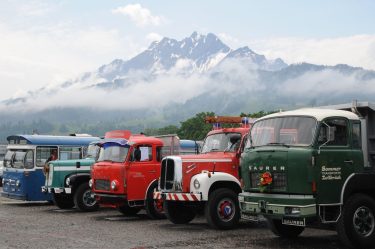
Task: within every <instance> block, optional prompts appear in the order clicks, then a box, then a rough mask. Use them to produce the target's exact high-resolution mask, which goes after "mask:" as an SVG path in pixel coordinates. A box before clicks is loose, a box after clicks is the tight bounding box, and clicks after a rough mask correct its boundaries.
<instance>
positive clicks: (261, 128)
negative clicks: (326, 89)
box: [246, 116, 318, 148]
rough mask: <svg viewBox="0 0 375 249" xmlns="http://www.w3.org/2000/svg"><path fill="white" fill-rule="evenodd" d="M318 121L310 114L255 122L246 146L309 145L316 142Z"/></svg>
mask: <svg viewBox="0 0 375 249" xmlns="http://www.w3.org/2000/svg"><path fill="white" fill-rule="evenodd" d="M317 127H318V122H317V120H316V119H315V118H313V117H309V116H285V117H274V118H268V119H263V120H260V121H258V122H255V123H254V125H253V127H252V128H251V132H250V133H249V138H250V139H248V143H246V148H250V147H260V146H278V145H280V146H285V147H289V146H297V147H308V146H311V145H312V144H313V142H314V138H315V134H316V130H317Z"/></svg>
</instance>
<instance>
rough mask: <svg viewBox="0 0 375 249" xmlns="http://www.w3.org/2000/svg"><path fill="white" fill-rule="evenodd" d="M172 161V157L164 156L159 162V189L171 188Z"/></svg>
mask: <svg viewBox="0 0 375 249" xmlns="http://www.w3.org/2000/svg"><path fill="white" fill-rule="evenodd" d="M174 170H175V167H174V161H173V159H169V158H165V159H164V160H163V161H162V164H161V173H160V189H161V190H171V189H172V188H173V181H174Z"/></svg>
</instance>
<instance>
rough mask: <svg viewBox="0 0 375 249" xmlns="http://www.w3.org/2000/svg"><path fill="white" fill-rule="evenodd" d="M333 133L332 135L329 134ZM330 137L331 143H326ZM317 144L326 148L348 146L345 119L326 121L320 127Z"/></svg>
mask: <svg viewBox="0 0 375 249" xmlns="http://www.w3.org/2000/svg"><path fill="white" fill-rule="evenodd" d="M329 133H333V134H329ZM329 137H331V139H333V140H332V141H330V142H328V143H326V142H327V141H328V139H329ZM318 141H319V144H325V143H326V145H327V146H345V145H348V122H347V121H346V120H345V119H328V120H325V121H324V123H323V124H322V125H321V127H320V131H319V138H318Z"/></svg>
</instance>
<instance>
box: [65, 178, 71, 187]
mask: <svg viewBox="0 0 375 249" xmlns="http://www.w3.org/2000/svg"><path fill="white" fill-rule="evenodd" d="M65 184H66V186H69V185H70V178H69V177H68V178H66V180H65Z"/></svg>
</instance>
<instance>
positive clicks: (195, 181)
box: [193, 179, 201, 189]
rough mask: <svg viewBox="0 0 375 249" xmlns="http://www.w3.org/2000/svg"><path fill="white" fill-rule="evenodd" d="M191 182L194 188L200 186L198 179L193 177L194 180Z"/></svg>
mask: <svg viewBox="0 0 375 249" xmlns="http://www.w3.org/2000/svg"><path fill="white" fill-rule="evenodd" d="M193 184H194V188H195V189H199V188H200V186H201V184H200V182H199V181H198V179H195V180H194V182H193Z"/></svg>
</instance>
